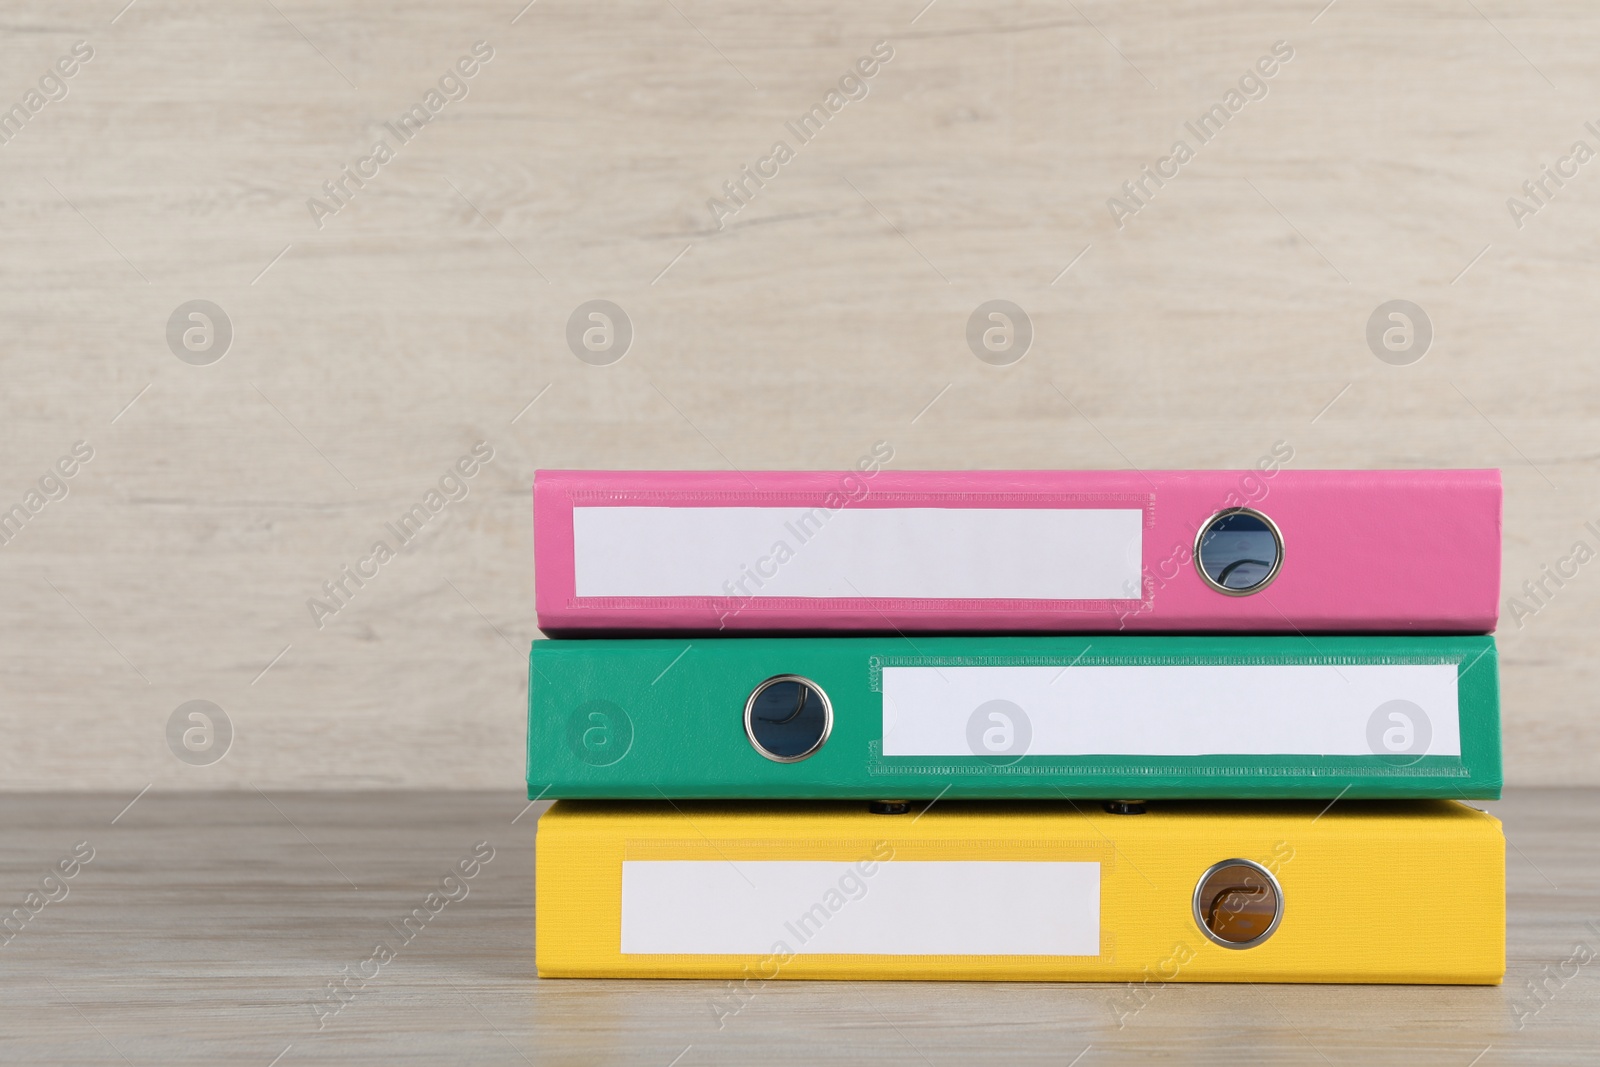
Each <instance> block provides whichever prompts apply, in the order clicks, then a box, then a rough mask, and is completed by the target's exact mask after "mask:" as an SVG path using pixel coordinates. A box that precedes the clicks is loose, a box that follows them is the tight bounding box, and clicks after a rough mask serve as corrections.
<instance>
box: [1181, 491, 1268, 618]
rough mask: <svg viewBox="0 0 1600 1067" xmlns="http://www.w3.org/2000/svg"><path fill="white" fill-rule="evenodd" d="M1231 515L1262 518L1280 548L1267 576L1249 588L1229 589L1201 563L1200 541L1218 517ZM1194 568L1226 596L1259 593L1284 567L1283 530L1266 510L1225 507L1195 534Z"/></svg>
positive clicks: (1204, 580)
mask: <svg viewBox="0 0 1600 1067" xmlns="http://www.w3.org/2000/svg"><path fill="white" fill-rule="evenodd" d="M1231 515H1249V516H1250V517H1251V518H1253V519H1260V520H1261V521H1262V522H1263V523H1264V524H1265V525H1266V527H1267V530H1268V531H1269V532H1270V533H1271V534H1272V543H1273V545H1274V547H1276V548H1277V550H1278V552H1277V558H1276V559H1274V560H1273V561H1272V569H1271V570H1270V571H1268V572H1267V576H1266V577H1265V578H1263V579H1261V581H1259V582H1257V583H1256V584H1255V585H1252V586H1251V587H1250V588H1248V589H1229V588H1228V587H1227V586H1225V585H1223V584H1221V583H1220V582H1216V581H1213V580H1212V578H1211V575H1209V574H1207V573H1206V569H1205V567H1203V566H1201V564H1200V542H1201V541H1204V540H1205V536H1206V533H1207V532H1208V531H1210V529H1211V527H1212V525H1213V524H1214V523H1215V522H1216V521H1217V520H1218V519H1225V518H1228V517H1229V516H1231ZM1194 569H1195V573H1197V574H1199V575H1200V580H1201V581H1202V582H1205V583H1206V585H1207V586H1209V587H1211V588H1212V589H1215V590H1216V591H1217V592H1219V593H1221V594H1223V595H1224V596H1250V595H1251V594H1253V593H1259V592H1261V590H1263V589H1265V588H1266V587H1267V586H1269V585H1271V584H1272V580H1273V579H1274V578H1276V577H1277V576H1278V572H1279V571H1281V570H1282V569H1283V531H1282V530H1280V529H1278V524H1277V523H1275V522H1273V521H1272V519H1271V518H1270V517H1269V516H1268V515H1267V514H1266V513H1265V512H1261V511H1257V510H1256V509H1255V508H1223V509H1222V510H1221V511H1219V512H1217V513H1216V514H1214V515H1212V516H1211V517H1210V518H1208V519H1206V521H1205V522H1202V523H1201V524H1200V529H1199V531H1198V532H1197V533H1196V534H1195V535H1194Z"/></svg>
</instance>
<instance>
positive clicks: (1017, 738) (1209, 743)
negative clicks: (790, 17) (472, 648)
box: [527, 459, 1505, 1010]
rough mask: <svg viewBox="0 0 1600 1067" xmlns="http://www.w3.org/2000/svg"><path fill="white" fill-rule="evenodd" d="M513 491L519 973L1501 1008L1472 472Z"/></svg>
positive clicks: (1498, 893)
mask: <svg viewBox="0 0 1600 1067" xmlns="http://www.w3.org/2000/svg"><path fill="white" fill-rule="evenodd" d="M533 495H534V524H535V566H536V589H537V608H538V617H539V625H540V626H541V628H543V629H544V630H545V631H546V632H547V633H548V634H549V635H551V638H552V639H551V640H541V641H536V642H534V644H533V649H532V653H531V657H530V663H529V670H530V686H529V690H530V692H529V701H528V705H529V706H528V778H527V784H528V795H529V797H530V799H536V798H546V799H556V800H558V803H556V804H554V805H553V806H551V808H550V809H549V810H548V811H547V812H546V813H545V814H544V816H543V817H542V819H541V820H540V823H539V832H538V844H537V858H538V863H537V898H536V900H537V903H536V907H537V963H538V970H539V974H540V975H542V976H547V977H637V978H665V977H682V978H713V979H725V980H732V981H734V982H737V983H743V986H744V987H745V988H748V987H749V986H750V984H751V983H760V982H765V981H769V980H773V979H788V978H827V979H862V978H867V979H872V978H882V979H909V978H926V979H960V980H977V979H1002V980H1005V979H1015V980H1030V981H1038V980H1083V981H1118V982H1122V981H1126V982H1141V983H1149V982H1156V983H1164V982H1169V981H1267V982H1396V983H1463V984H1494V983H1498V982H1499V981H1500V980H1501V977H1502V975H1503V973H1504V965H1505V844H1504V839H1503V837H1502V835H1501V831H1500V824H1499V823H1498V822H1497V821H1496V820H1495V819H1494V818H1492V817H1491V816H1489V815H1487V814H1485V813H1484V812H1482V811H1481V810H1478V809H1477V808H1476V807H1474V806H1472V805H1471V804H1470V803H1467V802H1468V801H1473V800H1487V799H1494V798H1497V797H1498V796H1499V793H1500V785H1501V775H1500V734H1499V683H1498V675H1497V665H1496V658H1495V646H1494V639H1493V637H1491V636H1488V634H1489V632H1490V631H1491V630H1492V629H1493V628H1494V623H1495V619H1496V603H1497V599H1498V595H1499V581H1500V509H1501V488H1500V475H1499V472H1498V471H1482V470H1450V471H1443V470H1438V471H1423V470H1413V471H1311V470H1296V469H1287V468H1285V467H1284V466H1283V465H1282V464H1281V463H1280V462H1278V461H1277V460H1275V459H1274V460H1264V461H1263V462H1262V464H1260V465H1259V466H1258V468H1257V469H1253V470H1248V471H1151V472H1144V473H1140V472H1119V471H1009V472H1008V471H964V472H935V471H891V470H885V469H881V468H880V467H879V465H877V464H876V463H865V462H864V463H863V465H862V469H859V470H855V471H850V472H841V473H824V472H781V473H779V472H767V473H758V472H747V473H739V472H728V473H721V472H696V473H689V472H623V471H606V472H598V471H590V472H580V471H545V472H540V473H539V474H538V475H537V477H536V480H535V483H534V490H533ZM729 1010H733V1009H731V1008H730V1009H729Z"/></svg>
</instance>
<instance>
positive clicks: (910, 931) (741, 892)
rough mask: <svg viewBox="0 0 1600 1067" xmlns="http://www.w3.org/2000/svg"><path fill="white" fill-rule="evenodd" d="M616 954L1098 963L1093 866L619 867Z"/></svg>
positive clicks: (637, 863) (662, 863)
mask: <svg viewBox="0 0 1600 1067" xmlns="http://www.w3.org/2000/svg"><path fill="white" fill-rule="evenodd" d="M621 948H622V951H623V952H624V953H671V954H675V955H676V954H683V955H708V954H709V955H734V956H753V955H759V956H766V955H769V954H772V953H775V952H777V953H785V954H790V955H811V954H815V953H870V954H874V955H884V956H1098V955H1099V954H1100V864H1098V863H1093V862H1076V861H1075V862H1010V861H1004V862H991V861H981V860H959V861H923V860H910V861H908V860H891V861H889V862H874V861H871V860H870V859H867V860H863V861H861V862H858V863H839V862H824V861H788V860H708V861H701V860H625V861H623V864H622V936H621Z"/></svg>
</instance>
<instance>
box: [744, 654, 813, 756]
mask: <svg viewBox="0 0 1600 1067" xmlns="http://www.w3.org/2000/svg"><path fill="white" fill-rule="evenodd" d="M832 729H833V707H832V705H830V704H829V703H828V696H827V694H826V693H824V692H823V691H822V687H821V686H819V685H817V684H816V683H815V682H813V681H811V680H809V679H807V678H802V677H800V676H799V675H797V674H780V675H778V676H777V677H775V678H768V679H767V680H766V681H764V682H762V683H761V684H760V685H758V686H756V687H755V690H754V691H753V692H752V693H751V694H750V699H749V700H747V701H745V705H744V732H745V736H746V737H748V738H749V739H750V744H751V745H752V746H754V748H755V750H756V751H757V752H759V753H761V754H762V755H763V756H765V757H767V759H769V760H774V761H776V762H778V763H796V762H798V761H800V760H803V759H805V758H806V757H807V756H809V755H811V754H812V753H814V752H816V751H817V749H819V748H821V747H822V746H823V744H824V743H825V742H826V741H827V740H828V734H829V732H830V731H831V730H832Z"/></svg>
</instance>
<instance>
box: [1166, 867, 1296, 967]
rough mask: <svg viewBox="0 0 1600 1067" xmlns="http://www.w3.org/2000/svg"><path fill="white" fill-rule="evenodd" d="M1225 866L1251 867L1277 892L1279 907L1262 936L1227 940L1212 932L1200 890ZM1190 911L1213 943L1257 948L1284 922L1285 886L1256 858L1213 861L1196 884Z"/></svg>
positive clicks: (1226, 946) (1231, 946)
mask: <svg viewBox="0 0 1600 1067" xmlns="http://www.w3.org/2000/svg"><path fill="white" fill-rule="evenodd" d="M1224 867H1249V868H1250V869H1251V870H1254V871H1256V872H1257V873H1258V874H1260V875H1261V877H1263V878H1265V879H1266V880H1267V883H1268V884H1269V885H1271V886H1272V891H1273V892H1274V893H1276V894H1277V901H1278V908H1277V912H1276V914H1274V915H1273V916H1272V925H1270V926H1268V927H1267V929H1266V931H1265V932H1264V933H1262V935H1261V936H1260V937H1256V938H1251V939H1250V940H1249V941H1225V940H1223V939H1222V938H1220V937H1218V936H1217V935H1216V934H1214V933H1212V932H1211V927H1209V926H1207V925H1206V921H1205V917H1204V916H1203V915H1202V914H1201V911H1200V891H1201V890H1202V889H1204V888H1205V886H1206V881H1207V880H1208V879H1210V877H1211V876H1212V875H1213V874H1216V873H1217V872H1218V871H1220V870H1222V869H1223V868H1224ZM1189 911H1190V913H1191V914H1192V915H1193V916H1194V924H1195V925H1196V926H1198V927H1199V928H1200V932H1201V933H1202V934H1204V935H1205V936H1206V940H1208V941H1210V942H1212V943H1213V944H1216V945H1221V946H1222V947H1223V948H1234V949H1245V948H1255V947H1256V946H1257V945H1259V944H1261V943H1262V942H1263V941H1265V940H1266V939H1267V938H1269V937H1271V936H1272V935H1273V934H1275V933H1277V932H1278V924H1279V923H1281V922H1283V912H1284V898H1283V886H1281V885H1279V884H1278V880H1277V879H1276V878H1274V877H1273V876H1272V872H1271V871H1269V870H1267V869H1266V868H1265V867H1263V866H1261V864H1259V863H1257V862H1256V861H1255V860H1247V859H1239V858H1234V859H1231V860H1223V861H1221V862H1220V863H1213V864H1212V865H1211V866H1209V867H1207V868H1206V869H1205V870H1204V871H1203V872H1202V873H1201V875H1200V879H1199V880H1198V881H1197V882H1195V884H1194V895H1193V897H1192V898H1191V899H1190V902H1189Z"/></svg>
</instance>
